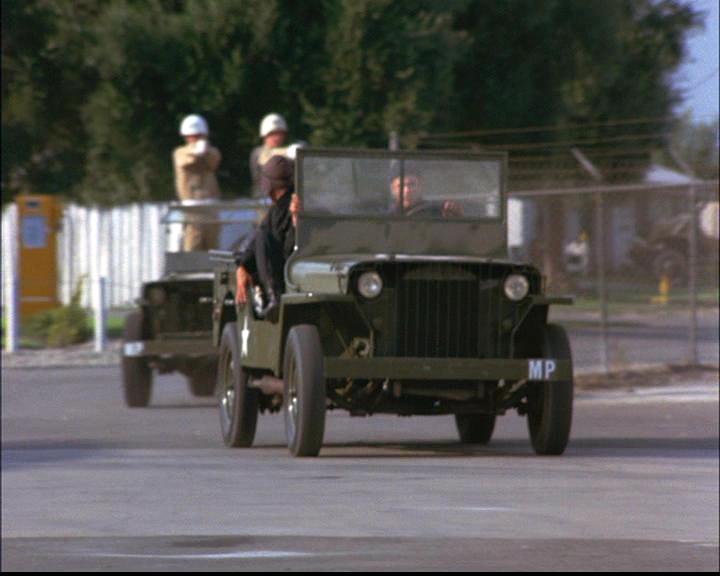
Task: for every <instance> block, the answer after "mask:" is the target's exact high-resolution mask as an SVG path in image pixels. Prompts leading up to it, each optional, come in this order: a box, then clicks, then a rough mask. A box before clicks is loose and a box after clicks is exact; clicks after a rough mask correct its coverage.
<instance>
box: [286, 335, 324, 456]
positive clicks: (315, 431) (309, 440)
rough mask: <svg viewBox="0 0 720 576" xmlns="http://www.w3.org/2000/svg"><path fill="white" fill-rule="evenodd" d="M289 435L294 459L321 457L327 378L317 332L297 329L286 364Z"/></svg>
mask: <svg viewBox="0 0 720 576" xmlns="http://www.w3.org/2000/svg"><path fill="white" fill-rule="evenodd" d="M283 380H284V399H283V414H284V417H285V435H286V437H287V444H288V449H289V450H290V453H291V454H292V455H293V456H317V455H318V454H319V453H320V448H321V447H322V442H323V436H324V434H325V394H326V391H325V390H326V385H325V376H324V367H323V350H322V344H321V342H320V335H319V334H318V331H317V328H316V327H315V326H313V325H310V324H302V325H299V326H294V327H293V328H291V329H290V332H289V333H288V337H287V342H286V345H285V358H284V362H283Z"/></svg>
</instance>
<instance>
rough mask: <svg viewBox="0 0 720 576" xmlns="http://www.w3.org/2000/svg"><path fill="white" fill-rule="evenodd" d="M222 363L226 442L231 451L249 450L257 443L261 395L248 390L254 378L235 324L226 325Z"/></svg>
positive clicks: (219, 372)
mask: <svg viewBox="0 0 720 576" xmlns="http://www.w3.org/2000/svg"><path fill="white" fill-rule="evenodd" d="M218 362H219V363H218V370H217V378H218V382H217V387H216V390H217V395H218V405H219V408H220V428H221V430H222V437H223V442H225V445H226V446H229V447H231V448H249V447H250V446H252V443H253V440H255V430H256V428H257V418H258V403H259V397H258V394H259V392H258V390H255V389H252V388H249V387H248V384H249V380H250V376H249V374H248V372H247V370H245V369H243V367H242V364H241V362H240V354H239V351H238V340H237V333H236V326H235V322H228V323H227V324H225V328H224V329H223V333H222V340H221V342H220V354H219V359H218Z"/></svg>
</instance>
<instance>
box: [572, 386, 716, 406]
mask: <svg viewBox="0 0 720 576" xmlns="http://www.w3.org/2000/svg"><path fill="white" fill-rule="evenodd" d="M575 400H576V403H577V404H595V405H606V406H614V405H631V404H692V403H710V402H718V401H719V400H720V389H718V386H717V384H710V385H696V386H673V387H666V388H636V389H634V390H625V391H617V390H612V391H606V392H587V393H583V394H578V396H577V397H576V399H575Z"/></svg>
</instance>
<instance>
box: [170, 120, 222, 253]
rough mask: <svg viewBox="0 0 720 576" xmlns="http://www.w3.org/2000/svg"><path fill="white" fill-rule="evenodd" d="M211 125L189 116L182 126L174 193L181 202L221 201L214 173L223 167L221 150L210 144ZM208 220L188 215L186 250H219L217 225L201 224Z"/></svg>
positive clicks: (174, 162) (185, 234)
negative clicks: (182, 142) (217, 248)
mask: <svg viewBox="0 0 720 576" xmlns="http://www.w3.org/2000/svg"><path fill="white" fill-rule="evenodd" d="M208 132H209V131H208V126H207V122H206V121H205V119H204V118H203V117H202V116H197V115H195V114H193V115H190V116H187V117H186V118H185V119H184V120H183V121H182V124H181V125H180V135H181V136H182V137H183V138H184V139H185V145H184V146H179V147H178V148H176V149H175V151H174V152H173V165H174V167H175V190H176V192H177V196H178V199H180V200H181V201H185V200H205V199H219V198H220V188H219V187H218V183H217V178H216V176H215V172H216V171H217V169H218V166H219V165H220V160H221V159H222V156H221V154H220V151H219V150H218V149H217V148H215V147H214V146H211V145H210V143H209V141H208ZM203 220H207V216H206V217H204V218H203V217H202V216H201V215H199V214H187V215H186V218H185V226H184V229H183V251H186V252H187V251H194V250H209V249H211V248H216V247H217V236H218V227H217V224H208V223H205V224H202V223H201V222H202V221H203Z"/></svg>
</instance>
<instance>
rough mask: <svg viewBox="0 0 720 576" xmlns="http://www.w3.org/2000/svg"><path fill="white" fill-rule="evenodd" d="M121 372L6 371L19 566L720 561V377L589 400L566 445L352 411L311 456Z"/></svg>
mask: <svg viewBox="0 0 720 576" xmlns="http://www.w3.org/2000/svg"><path fill="white" fill-rule="evenodd" d="M119 382H120V374H119V370H118V369H117V368H114V367H109V368H86V369H57V370H4V371H3V382H2V569H3V570H15V569H18V570H19V569H23V570H26V569H36V570H49V569H51V570H88V569H92V570H141V569H142V570H183V571H189V570H210V569H212V570H252V571H261V570H286V569H302V570H339V569H350V570H368V571H370V570H399V569H406V570H428V571H434V570H441V569H453V570H461V569H462V570H499V569H515V570H518V569H520V570H522V569H532V570H537V569H542V570H598V569H603V570H626V569H628V570H713V571H717V570H718V568H719V565H718V563H719V559H718V558H719V557H718V538H719V534H718V526H719V525H720V518H719V512H718V510H719V506H720V503H719V501H718V500H719V498H718V483H719V467H718V387H717V382H716V380H715V381H714V382H706V383H702V382H701V383H695V385H692V386H689V385H687V384H684V385H682V386H678V387H675V388H665V389H656V390H638V391H635V392H629V391H606V392H594V393H587V392H586V393H579V394H578V398H577V402H576V411H575V422H574V429H573V438H572V440H571V444H570V447H569V449H568V451H567V452H566V454H565V456H563V457H560V458H538V457H535V456H534V455H533V454H532V451H531V449H530V445H529V441H528V439H527V433H526V429H525V422H524V420H523V419H521V418H519V417H518V416H516V415H515V414H508V415H507V416H505V417H503V418H502V419H500V421H499V425H498V429H497V432H496V438H495V439H494V441H493V443H492V444H491V445H490V446H489V447H486V448H468V447H463V446H460V445H459V444H458V443H457V441H456V433H455V430H454V425H453V422H452V419H451V418H447V417H442V418H410V419H408V418H402V419H401V418H396V417H384V416H383V417H373V418H369V419H351V418H349V417H348V416H346V415H345V414H344V413H332V414H331V415H330V417H329V419H328V429H327V434H326V446H325V447H324V449H323V451H322V453H321V457H320V458H318V459H311V460H294V459H291V458H289V457H288V455H287V451H286V449H285V447H284V445H283V429H282V422H281V419H280V418H279V417H278V416H265V417H262V418H261V420H260V425H259V430H258V437H257V440H258V441H257V447H256V448H254V449H251V450H227V449H224V448H221V447H220V440H219V424H218V421H217V415H216V410H215V407H214V404H213V403H212V402H210V401H206V400H202V399H193V398H191V397H190V396H189V394H188V392H187V390H186V388H185V385H184V382H183V380H182V379H181V378H180V377H177V376H167V377H162V378H159V379H158V381H157V383H158V386H157V388H156V391H155V395H154V398H153V404H152V407H151V408H148V409H144V410H129V409H127V408H125V407H124V406H123V404H122V399H121V394H120V384H119Z"/></svg>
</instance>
